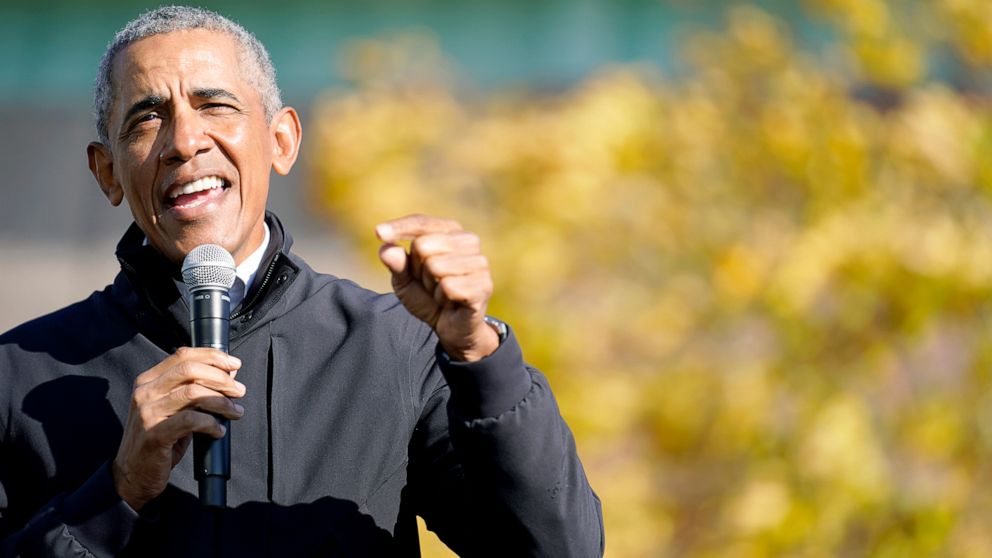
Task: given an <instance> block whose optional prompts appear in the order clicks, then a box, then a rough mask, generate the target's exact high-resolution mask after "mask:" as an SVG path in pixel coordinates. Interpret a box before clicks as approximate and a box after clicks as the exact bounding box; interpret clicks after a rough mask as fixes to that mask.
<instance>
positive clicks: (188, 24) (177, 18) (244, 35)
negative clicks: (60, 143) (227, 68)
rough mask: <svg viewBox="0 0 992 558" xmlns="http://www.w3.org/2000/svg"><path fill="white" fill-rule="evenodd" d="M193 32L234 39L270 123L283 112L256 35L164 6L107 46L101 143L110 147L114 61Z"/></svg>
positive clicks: (196, 11)
mask: <svg viewBox="0 0 992 558" xmlns="http://www.w3.org/2000/svg"><path fill="white" fill-rule="evenodd" d="M193 29H209V30H211V31H220V32H222V33H227V34H228V35H230V36H231V37H232V38H233V39H234V40H235V42H236V43H237V44H238V47H239V49H240V51H241V52H240V54H241V63H242V66H243V67H242V71H243V72H244V74H245V78H246V79H247V80H248V82H249V83H251V84H252V85H253V86H254V87H255V88H256V90H257V91H258V94H259V97H261V99H262V105H263V106H264V108H265V118H266V120H269V121H271V120H272V117H273V116H275V114H276V112H278V111H279V109H281V108H282V99H281V98H280V94H279V85H278V84H277V83H276V70H275V68H274V67H273V66H272V60H271V59H269V53H268V51H266V50H265V47H264V46H262V43H261V42H259V40H258V39H256V38H255V36H254V35H252V34H251V33H250V32H249V31H248V30H247V29H245V28H244V27H242V26H240V25H238V24H237V23H234V22H233V21H231V20H229V19H227V18H226V17H224V16H222V15H220V14H217V13H215V12H212V11H210V10H205V9H202V8H191V7H189V6H163V7H161V8H158V9H155V10H151V11H149V12H145V13H143V14H141V15H140V16H138V17H137V18H135V19H133V20H132V21H131V22H130V23H128V24H127V25H125V26H124V28H123V29H121V30H120V31H118V32H117V35H115V36H114V40H112V41H111V42H110V44H108V45H107V50H106V51H105V52H104V53H103V58H102V59H101V60H100V69H99V71H98V73H97V76H96V87H95V90H94V93H93V108H94V111H95V112H96V131H97V134H99V136H100V141H101V142H103V143H104V144H105V145H110V134H109V131H108V130H107V127H108V126H109V125H110V122H109V120H110V106H111V105H112V104H113V101H114V87H113V76H112V75H111V74H112V70H113V63H114V57H115V56H117V54H118V53H120V52H121V51H122V50H124V49H125V48H127V47H128V45H130V44H132V43H135V42H138V41H140V40H141V39H144V38H146V37H151V36H152V35H160V34H164V33H172V32H173V31H189V30H193Z"/></svg>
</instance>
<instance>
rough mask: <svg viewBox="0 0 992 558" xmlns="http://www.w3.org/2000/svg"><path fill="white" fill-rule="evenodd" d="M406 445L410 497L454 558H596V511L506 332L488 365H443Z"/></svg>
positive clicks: (563, 433)
mask: <svg viewBox="0 0 992 558" xmlns="http://www.w3.org/2000/svg"><path fill="white" fill-rule="evenodd" d="M436 354H437V357H436V361H437V365H438V367H439V369H440V372H441V374H442V375H443V378H444V381H442V382H439V383H438V385H437V386H436V388H435V389H434V391H433V392H432V393H431V394H430V396H429V398H428V401H427V404H426V405H425V408H424V411H423V413H422V415H421V421H420V423H419V425H418V428H417V431H416V432H415V434H414V439H413V441H412V442H411V466H410V491H411V492H412V493H413V496H414V499H415V501H416V504H415V507H416V511H417V513H418V515H420V516H421V517H423V518H424V520H425V521H426V523H427V527H428V528H429V529H431V530H432V531H434V532H435V533H437V534H438V536H439V537H440V538H441V540H442V541H444V543H445V544H447V545H448V546H449V547H450V548H451V549H452V550H454V551H455V552H457V553H458V554H459V555H460V556H553V557H556V558H557V557H569V556H580V557H587V556H590V557H591V556H601V555H602V553H603V548H604V535H603V522H602V509H601V504H600V502H599V499H598V497H597V496H596V495H595V493H593V491H592V488H591V487H590V486H589V482H588V481H587V480H586V476H585V472H584V471H583V469H582V464H581V463H580V461H579V458H578V455H577V453H576V448H575V441H574V439H573V438H572V433H571V431H570V430H569V428H568V426H567V425H566V424H565V421H564V419H562V417H561V415H560V414H559V412H558V406H557V403H556V402H555V399H554V397H553V395H552V394H551V389H550V388H549V386H548V382H547V379H546V378H545V377H544V376H543V375H542V374H541V373H540V372H538V371H537V370H535V369H533V368H530V367H528V366H526V365H525V364H524V361H523V357H522V355H521V351H520V346H519V344H518V343H517V341H516V339H515V337H514V335H513V333H512V331H511V332H510V334H509V336H508V337H507V338H506V339H505V340H504V341H503V343H502V344H501V345H500V347H499V348H498V349H497V350H496V352H495V353H493V354H492V355H490V356H488V357H486V358H484V359H482V360H481V361H479V362H475V363H459V362H451V361H449V360H448V359H447V356H446V355H444V354H443V353H442V352H441V351H440V348H438V349H437V352H436Z"/></svg>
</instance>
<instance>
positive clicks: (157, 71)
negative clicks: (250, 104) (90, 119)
mask: <svg viewBox="0 0 992 558" xmlns="http://www.w3.org/2000/svg"><path fill="white" fill-rule="evenodd" d="M112 75H113V88H114V91H115V93H116V95H115V97H117V98H118V99H122V100H127V99H129V98H132V97H135V96H140V95H147V94H149V93H155V94H160V95H166V96H168V94H169V93H170V91H171V90H172V89H173V88H174V87H177V86H180V87H187V86H188V87H217V86H220V85H224V86H225V87H231V88H237V89H242V88H244V87H246V86H247V83H246V82H245V81H244V80H243V79H242V77H241V75H242V71H241V57H240V50H239V47H238V43H237V41H235V39H234V38H233V37H231V36H230V35H228V34H227V33H224V32H221V31H213V30H209V29H192V30H188V31H173V32H171V33H163V34H159V35H152V36H150V37H145V38H144V39H141V40H139V41H136V42H134V43H132V44H130V45H128V46H127V48H125V49H124V50H122V51H121V52H120V54H118V55H117V56H116V58H115V60H114V66H113V74H112Z"/></svg>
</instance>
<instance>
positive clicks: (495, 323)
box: [482, 316, 510, 345]
mask: <svg viewBox="0 0 992 558" xmlns="http://www.w3.org/2000/svg"><path fill="white" fill-rule="evenodd" d="M482 319H483V320H484V321H485V322H486V325H488V326H489V327H491V328H493V331H495V332H496V335H499V344H500V345H502V344H503V341H506V338H507V336H508V335H510V329H509V328H508V327H507V326H506V322H504V321H503V320H498V319H496V318H494V317H492V316H486V317H484V318H482Z"/></svg>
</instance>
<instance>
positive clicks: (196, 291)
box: [182, 244, 236, 508]
mask: <svg viewBox="0 0 992 558" xmlns="http://www.w3.org/2000/svg"><path fill="white" fill-rule="evenodd" d="M182 271H183V282H184V283H186V287H187V288H188V289H189V329H190V337H191V338H192V344H193V346H194V347H212V348H214V349H219V350H221V351H224V352H225V353H226V352H227V351H228V341H229V340H230V336H231V335H230V321H231V297H230V296H229V295H228V292H229V291H230V290H231V286H232V285H234V278H235V276H236V275H235V265H234V258H233V257H231V254H229V253H228V252H227V250H225V249H223V248H221V247H220V246H217V245H216V244H201V245H200V246H197V247H196V248H193V250H191V251H190V253H189V254H188V255H187V256H186V259H185V260H183V268H182ZM217 421H218V422H219V423H220V424H221V425H223V426H224V428H225V429H226V431H225V432H224V436H223V437H222V438H219V439H218V438H212V437H210V436H208V435H206V434H199V433H194V434H193V467H194V469H193V476H194V477H195V478H196V480H197V483H198V484H199V490H200V503H201V504H203V505H204V506H209V507H217V508H223V507H226V506H227V481H228V479H230V478H231V424H230V421H229V420H228V419H226V418H223V417H217Z"/></svg>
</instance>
